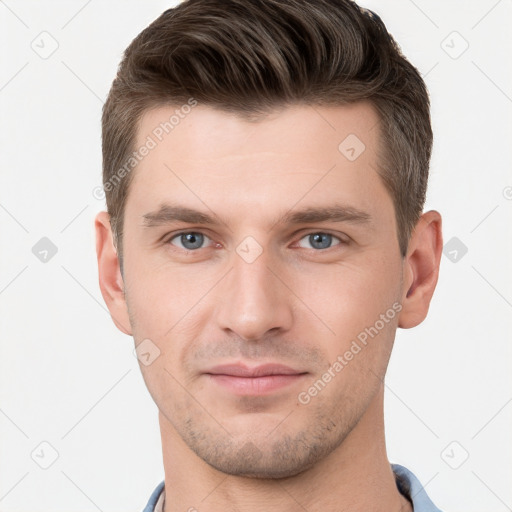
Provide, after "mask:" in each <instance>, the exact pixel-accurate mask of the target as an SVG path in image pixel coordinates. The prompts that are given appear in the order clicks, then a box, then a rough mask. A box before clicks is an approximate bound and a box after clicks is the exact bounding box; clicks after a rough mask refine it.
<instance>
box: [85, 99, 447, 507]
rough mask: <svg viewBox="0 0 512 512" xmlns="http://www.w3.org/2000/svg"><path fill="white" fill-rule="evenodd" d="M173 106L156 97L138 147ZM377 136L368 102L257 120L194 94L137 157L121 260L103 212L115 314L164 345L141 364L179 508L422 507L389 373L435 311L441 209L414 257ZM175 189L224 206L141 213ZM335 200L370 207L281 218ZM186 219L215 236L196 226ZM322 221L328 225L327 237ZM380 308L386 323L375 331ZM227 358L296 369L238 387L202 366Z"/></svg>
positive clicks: (414, 241) (180, 199)
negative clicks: (386, 403) (394, 425)
mask: <svg viewBox="0 0 512 512" xmlns="http://www.w3.org/2000/svg"><path fill="white" fill-rule="evenodd" d="M174 110H175V107H167V106H166V107H160V108H157V109H154V110H151V111H149V112H147V113H146V114H145V116H144V117H143V118H142V120H141V123H140V126H139V137H138V143H137V147H140V146H141V145H142V144H144V141H146V140H147V137H148V135H149V136H151V134H152V133H154V132H153V130H154V129H155V127H157V126H159V124H160V123H161V122H162V121H165V120H168V119H169V117H170V115H172V113H173V112H174ZM350 134H355V135H357V137H358V138H359V139H360V140H361V141H362V142H363V143H364V145H365V150H364V151H363V152H362V153H361V154H360V155H359V157H358V158H356V159H355V160H353V161H350V160H349V159H347V158H346V156H345V154H343V153H342V152H340V150H339V149H338V146H339V145H340V143H341V142H342V141H343V140H344V139H345V138H346V137H347V136H348V135H350ZM153 138H154V137H153ZM378 144H379V121H378V117H377V114H376V112H375V111H374V109H373V108H372V106H371V105H370V104H367V103H358V104H353V105H346V106H336V107H314V108H313V107H311V106H293V107H287V108H286V109H282V110H279V111H274V112H272V113H270V114H269V115H267V116H265V117H264V118H262V119H259V120H258V121H251V122H249V121H247V120H243V119H241V118H240V117H237V116H235V115H233V114H228V113H225V112H221V111H218V110H214V109H212V108H209V107H205V106H201V105H199V106H196V107H195V108H194V109H193V110H192V111H191V112H190V113H189V114H188V115H187V116H186V117H184V118H183V119H180V122H179V124H178V125H176V126H175V127H174V129H173V130H172V131H171V132H170V133H169V134H167V135H166V136H165V137H163V140H162V141H161V142H159V143H158V144H157V145H156V147H154V148H152V149H151V150H150V151H149V152H148V154H147V155H146V156H145V157H144V158H143V159H142V160H141V161H140V162H139V163H138V165H137V167H136V169H135V170H134V171H132V172H134V173H135V174H134V176H133V182H132V184H131V188H130V192H129V196H128V200H127V204H126V210H125V222H124V237H123V249H124V271H123V274H124V275H123V276H122V275H121V272H120V269H119V261H118V258H117V253H116V251H115V248H114V244H113V242H112V233H111V231H110V223H109V218H108V214H107V213H106V212H100V213H99V214H98V215H97V218H96V222H95V227H96V233H97V254H98V266H99V280H100V288H101V292H102V294H103V297H104V299H105V302H106V304H107V306H108V307H109V310H110V312H111V315H112V318H113V320H114V322H115V324H116V325H117V327H118V328H119V329H120V330H121V331H123V332H125V333H126V334H129V335H132V336H133V337H134V340H135V344H136V345H139V343H141V342H142V341H143V340H146V339H149V340H151V343H152V344H154V345H151V346H156V347H158V350H159V351H160V355H159V356H158V357H157V358H156V359H155V360H154V361H153V362H152V363H151V364H149V365H147V366H146V365H144V364H141V365H140V366H141V371H142V374H143V377H144V380H145V382H146V385H147V387H148V389H149V392H150V393H151V396H152V397H153V399H154V401H155V403H156V404H157V406H158V408H159V421H160V429H161V435H162V447H163V457H164V468H165V483H166V500H165V510H166V512H169V511H171V510H188V509H189V508H191V507H195V508H197V509H198V510H200V511H201V512H202V511H217V510H219V511H220V510H222V511H223V512H226V511H232V510H233V511H234V510H243V511H252V510H265V511H274V510H280V511H283V510H287V511H295V510H297V511H298V510H304V509H306V510H308V511H311V512H312V511H316V510H351V511H357V510H393V511H394V510H396V511H397V512H398V511H400V510H404V511H405V510H410V504H409V503H408V502H407V500H405V499H404V498H403V497H402V496H401V495H400V494H399V492H398V491H397V488H396V484H395V482H394V477H393V474H392V471H391V468H390V466H389V462H388V460H387V456H386V449H385V440H384V425H383V378H384V375H385V371H386V368H387V364H388V360H389V356H390V353H391V349H392V346H393V341H394V337H395V331H396V329H397V327H402V328H410V327H414V326H415V325H417V324H419V323H420V322H421V321H422V320H423V319H424V318H425V316H426V315H427V312H428V307H429V303H430V300H431V297H432V294H433V292H434V288H435V285H436V283H437V278H438V271H439V262H440V257H441V250H442V235H441V217H440V215H439V213H438V212H435V211H430V212H427V213H424V214H423V215H422V217H421V219H420V220H419V222H418V224H417V226H416V229H415V230H414V232H413V235H412V237H411V240H410V242H409V249H408V253H407V255H406V257H405V258H402V257H401V255H400V252H399V247H398V238H397V233H396V220H395V215H394V207H393V201H392V198H391V196H390V195H389V193H388V192H387V190H386V188H385V187H384V185H383V183H382V182H381V180H380V178H379V176H378V174H377V171H376V169H377V168H378V161H379V160H378ZM163 203H169V204H172V205H174V206H176V205H179V206H183V207H187V208H191V209H195V210H199V211H201V212H203V213H205V214H208V215H210V216H212V217H213V218H214V220H215V221H216V224H211V225H202V224H198V223H190V222H182V221H174V222H169V221H166V222H165V223H160V224H158V225H153V226H151V227H149V226H146V225H145V221H144V215H146V214H148V213H150V212H154V211H156V210H158V208H159V207H160V206H161V205H162V204H163ZM335 204H337V205H343V206H345V207H351V208H352V209H357V210H360V211H362V212H364V213H365V214H367V217H368V220H367V221H361V220H360V221H348V220H345V221H343V222H334V221H332V220H328V221H314V222H306V223H300V224H293V225H291V224H289V223H283V222H281V221H278V219H279V218H280V217H281V216H282V215H284V214H286V213H290V212H291V213H293V212H296V211H299V210H302V209H306V208H317V207H327V206H332V205H335ZM183 231H185V232H189V233H190V232H192V233H200V234H203V235H205V236H204V238H203V239H201V238H200V235H199V238H197V237H196V238H195V241H194V239H192V242H190V241H189V242H188V243H187V240H186V239H185V241H184V240H183V238H182V237H180V236H176V234H181V233H182V232H183ZM315 233H317V234H321V233H325V234H326V235H332V238H330V237H329V236H326V237H325V235H324V238H322V237H321V236H320V242H317V243H316V245H315V239H312V237H311V236H310V235H314V234H315ZM247 237H252V238H249V239H248V238H247ZM184 244H186V245H184ZM194 244H195V245H194ZM201 244H202V245H201ZM322 244H325V245H322ZM191 247H192V249H191ZM194 247H198V248H194ZM187 248H188V249H187ZM251 260H252V261H251ZM393 305H394V306H393ZM390 311H392V312H393V315H392V314H391V313H390ZM381 315H384V317H385V318H384V320H386V321H382V320H381V322H380V323H378V324H377V323H376V322H377V321H378V320H379V319H382V316H381ZM391 316H392V318H390V317H391ZM381 324H383V325H382V327H381ZM371 326H378V329H377V331H378V332H377V334H376V335H374V336H372V337H368V340H367V343H366V344H365V345H363V344H362V343H361V342H358V335H359V336H361V333H362V332H364V331H365V329H366V328H369V327H371ZM359 339H360V338H359ZM354 341H355V342H356V343H357V345H358V346H359V348H360V350H359V351H357V349H356V348H354V345H353V342H354ZM146 343H147V342H146ZM351 347H352V353H353V355H352V357H350V355H346V353H347V351H350V349H351ZM356 351H357V353H355V352H356ZM339 357H342V359H343V361H344V362H345V363H346V364H343V365H342V369H341V370H337V369H336V368H339V367H336V368H334V367H333V363H334V362H335V361H339ZM228 363H229V364H238V363H241V364H244V365H246V366H248V367H251V368H252V367H255V366H258V365H261V364H266V363H279V364H284V365H287V366H289V367H291V368H293V369H294V370H296V371H297V372H299V373H301V375H300V376H298V377H297V378H294V379H293V380H291V382H290V383H288V384H287V385H285V386H283V387H281V388H279V389H276V390H273V391H271V392H269V393H266V394H263V395H261V394H260V395H257V394H255V393H253V392H252V391H247V392H241V393H236V392H234V391H233V390H232V389H231V388H226V387H225V386H223V385H222V384H220V383H219V381H218V380H217V379H215V378H212V376H211V375H209V374H208V373H207V372H208V371H209V370H211V369H212V368H213V367H214V366H216V365H220V364H228ZM329 369H330V376H331V378H330V379H329V378H328V377H325V375H326V372H327V373H329ZM319 379H323V381H324V384H325V385H323V386H318V387H319V388H320V389H317V392H316V393H315V392H314V391H312V392H311V393H309V394H308V390H310V389H311V387H312V386H313V385H314V383H315V382H318V380H319ZM326 380H327V381H328V382H325V381H326ZM301 393H302V395H301ZM305 394H306V395H307V396H308V397H309V401H307V403H304V402H305V401H306V400H304V396H306V395H305ZM299 396H302V397H303V399H302V401H301V400H299Z"/></svg>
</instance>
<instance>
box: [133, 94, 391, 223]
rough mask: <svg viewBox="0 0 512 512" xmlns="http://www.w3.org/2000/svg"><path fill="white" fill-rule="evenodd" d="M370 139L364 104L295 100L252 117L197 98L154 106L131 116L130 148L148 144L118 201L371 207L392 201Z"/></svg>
mask: <svg viewBox="0 0 512 512" xmlns="http://www.w3.org/2000/svg"><path fill="white" fill-rule="evenodd" d="M378 144H379V119H378V115H377V113H376V111H375V109H374V108H373V106H372V105H371V104H369V103H356V104H351V105H344V106H335V107H325V106H323V107H320V106H307V105H300V106H299V105H297V106H293V107H287V108H283V109H281V110H275V111H273V112H271V113H270V114H268V115H266V116H264V117H261V118H259V119H257V120H252V121H249V120H246V119H243V118H242V117H240V116H237V115H234V114H231V113H226V112H223V111H220V110H216V109H214V108H211V107H206V106H203V105H197V106H194V107H193V108H187V109H183V108H181V107H180V106H179V105H178V106H172V107H169V106H165V107H159V108H155V109H152V110H150V111H148V112H146V113H145V115H144V116H143V117H142V118H141V121H140V123H139V129H138V133H137V142H136V151H138V152H139V153H140V148H142V147H144V146H147V147H148V148H150V149H149V150H145V151H143V152H144V153H145V156H143V157H142V158H140V160H139V161H138V163H137V166H136V167H135V170H134V171H133V172H134V176H133V181H132V183H131V185H130V191H129V195H128V201H127V206H126V210H127V212H128V209H129V208H130V210H132V211H133V210H136V211H137V212H139V213H140V215H143V214H145V213H147V211H149V209H151V210H154V209H155V208H156V207H158V206H159V204H161V203H163V202H172V201H177V200H178V199H179V202H180V203H183V202H184V201H185V202H187V203H189V204H190V205H191V206H192V204H193V205H194V206H197V207H201V209H202V210H205V209H206V208H205V207H209V208H210V209H214V210H222V209H226V208H230V207H232V208H245V209H246V211H247V212H248V214H251V212H254V214H255V215H256V214H259V215H261V213H262V212H263V211H265V209H267V208H269V209H273V210H276V209H277V210H282V209H289V208H290V207H292V206H293V204H294V203H298V202H301V203H302V206H307V205H315V204H322V203H325V202H327V201H329V200H336V202H342V203H347V204H350V205H351V206H354V207H357V208H359V209H364V208H367V209H369V210H375V209H376V208H378V206H379V204H380V202H382V201H384V202H386V204H387V206H389V204H390V198H389V196H388V194H387V191H386V190H385V187H384V186H383V184H382V183H381V180H380V178H379V176H378V174H377V167H378V155H377V152H378ZM386 196H387V197H386ZM355 203H357V204H355Z"/></svg>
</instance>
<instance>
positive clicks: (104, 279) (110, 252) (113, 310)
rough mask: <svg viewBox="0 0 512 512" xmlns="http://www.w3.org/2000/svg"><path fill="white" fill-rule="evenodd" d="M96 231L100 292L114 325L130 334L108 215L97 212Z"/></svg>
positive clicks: (122, 285) (122, 284)
mask: <svg viewBox="0 0 512 512" xmlns="http://www.w3.org/2000/svg"><path fill="white" fill-rule="evenodd" d="M94 228H95V231H96V255H97V259H98V277H99V285H100V290H101V294H102V296H103V300H104V301H105V303H106V305H107V307H108V309H109V311H110V315H111V317H112V320H113V321H114V323H115V325H116V327H117V328H118V329H119V330H120V331H121V332H124V333H125V334H128V335H132V331H131V326H130V319H129V316H128V308H127V305H126V300H125V295H124V282H123V278H122V276H121V271H120V268H119V259H118V257H117V251H116V249H115V246H114V242H113V237H112V229H111V226H110V217H109V215H108V213H107V212H105V211H103V212H99V213H98V214H97V215H96V218H95V221H94Z"/></svg>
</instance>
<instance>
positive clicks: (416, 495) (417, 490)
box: [142, 464, 441, 512]
mask: <svg viewBox="0 0 512 512" xmlns="http://www.w3.org/2000/svg"><path fill="white" fill-rule="evenodd" d="M391 468H392V469H393V472H394V473H395V478H396V485H397V487H398V490H399V491H400V492H401V493H402V494H403V495H404V496H405V497H406V498H409V500H410V501H411V502H412V506H413V509H414V512H441V511H440V510H439V509H438V508H437V507H436V506H435V505H434V504H433V503H432V501H430V498H429V497H428V496H427V493H426V492H425V489H423V486H422V485H421V483H420V481H419V480H418V479H417V478H416V477H415V476H414V475H413V473H411V472H410V471H409V470H408V469H407V468H405V467H404V466H400V465H399V464H391ZM164 483H165V482H160V483H159V484H158V486H157V488H156V489H155V490H154V491H153V493H152V494H151V497H150V498H149V501H148V504H147V505H146V508H144V510H143V511H142V512H162V506H163V498H164V492H163V491H164Z"/></svg>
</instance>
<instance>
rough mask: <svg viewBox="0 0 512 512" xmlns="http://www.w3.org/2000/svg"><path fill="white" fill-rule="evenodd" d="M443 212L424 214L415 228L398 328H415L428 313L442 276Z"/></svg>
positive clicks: (409, 251)
mask: <svg viewBox="0 0 512 512" xmlns="http://www.w3.org/2000/svg"><path fill="white" fill-rule="evenodd" d="M441 224H442V221H441V215H440V214H439V213H438V212H436V211H434V210H432V211H429V212H427V213H424V214H423V215H422V216H421V217H420V219H419V220H418V222H417V224H416V227H415V228H414V231H413V233H412V234H411V238H410V240H409V246H408V249H407V255H406V257H405V259H404V263H403V265H404V284H403V289H402V310H401V311H400V316H399V319H398V327H402V328H403V329H409V328H411V327H415V326H417V325H418V324H420V323H421V322H423V320H424V319H425V317H426V316H427V313H428V308H429V305H430V300H431V299H432V295H433V293H434V289H435V287H436V284H437V278H438V277H439V265H440V262H441V253H442V250H443V235H442V231H441Z"/></svg>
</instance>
